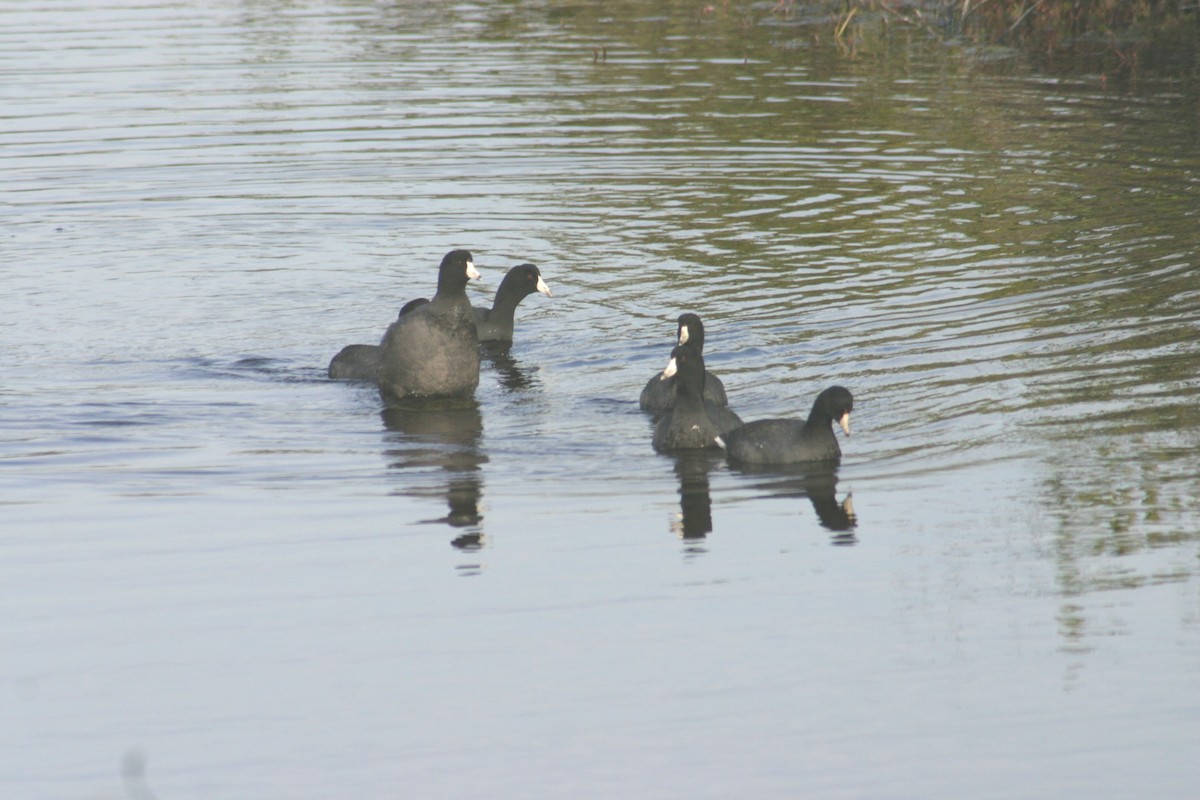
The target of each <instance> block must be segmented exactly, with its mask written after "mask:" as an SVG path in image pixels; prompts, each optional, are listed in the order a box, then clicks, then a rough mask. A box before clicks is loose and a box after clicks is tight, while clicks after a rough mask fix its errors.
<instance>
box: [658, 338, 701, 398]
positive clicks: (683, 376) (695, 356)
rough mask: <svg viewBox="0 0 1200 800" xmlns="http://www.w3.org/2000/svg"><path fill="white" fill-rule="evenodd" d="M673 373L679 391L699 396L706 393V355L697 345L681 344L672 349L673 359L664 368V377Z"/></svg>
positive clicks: (664, 378) (668, 376)
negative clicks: (702, 353) (701, 352)
mask: <svg viewBox="0 0 1200 800" xmlns="http://www.w3.org/2000/svg"><path fill="white" fill-rule="evenodd" d="M672 375H674V376H675V385H676V386H678V387H679V391H681V392H683V393H685V394H695V395H696V396H697V397H700V396H701V395H702V394H703V393H704V356H702V355H701V354H700V350H699V349H698V348H697V347H696V346H695V345H692V344H681V345H678V346H677V347H676V348H675V349H674V350H672V351H671V360H670V361H669V362H668V363H667V368H666V369H664V370H663V373H662V379H663V380H666V379H667V378H670V377H671V376H672Z"/></svg>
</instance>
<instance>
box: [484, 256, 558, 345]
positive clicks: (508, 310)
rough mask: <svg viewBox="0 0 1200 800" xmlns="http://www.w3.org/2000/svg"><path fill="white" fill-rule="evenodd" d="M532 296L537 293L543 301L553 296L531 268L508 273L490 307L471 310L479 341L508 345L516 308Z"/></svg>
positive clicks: (533, 268) (524, 267) (530, 265)
mask: <svg viewBox="0 0 1200 800" xmlns="http://www.w3.org/2000/svg"><path fill="white" fill-rule="evenodd" d="M534 292H541V293H542V294H544V295H546V297H553V296H554V295H553V294H551V292H550V287H549V286H547V285H546V282H545V281H544V280H542V273H541V272H540V271H539V270H538V268H537V267H535V266H534V265H533V264H520V265H518V266H515V267H513V268H512V269H510V270H509V271H508V273H507V274H506V275H505V276H504V280H502V281H500V287H499V288H498V289H496V299H495V300H494V301H493V302H492V307H491V308H482V307H480V306H475V307H474V308H472V309H471V313H472V314H473V315H474V317H475V328H476V330H477V331H478V332H479V341H481V342H507V343H509V344H511V343H512V340H513V322H514V316H515V314H516V311H517V304H518V303H520V302H521V301H522V300H524V299H525V298H526V297H528V296H529V295H531V294H533V293H534Z"/></svg>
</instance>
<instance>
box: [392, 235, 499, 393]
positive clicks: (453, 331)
mask: <svg viewBox="0 0 1200 800" xmlns="http://www.w3.org/2000/svg"><path fill="white" fill-rule="evenodd" d="M473 278H474V279H478V278H479V272H478V271H476V269H475V265H474V263H472V258H471V254H470V252H468V251H466V250H452V251H451V252H449V253H447V254H446V257H445V258H443V259H442V264H441V267H440V268H439V269H438V288H437V293H436V294H435V295H434V296H433V299H432V300H430V301H429V302H428V303H425V304H424V305H420V306H418V307H417V308H414V309H412V310H411V311H409V312H407V313H406V314H404V315H402V316H401V317H400V318H399V319H397V320H396V321H395V322H393V323H392V324H391V326H390V327H389V328H388V329H387V333H385V334H384V335H383V342H382V344H381V347H382V352H381V353H380V365H379V390H380V392H381V393H382V394H383V395H384V397H385V398H388V399H400V398H404V397H408V396H410V395H416V396H422V397H464V396H469V395H471V394H473V393H474V392H475V387H476V386H478V385H479V336H478V334H477V333H476V332H475V320H474V319H473V317H472V313H471V301H470V300H469V299H467V291H466V289H467V281H469V280H471V279H473Z"/></svg>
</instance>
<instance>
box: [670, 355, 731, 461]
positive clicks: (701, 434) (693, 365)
mask: <svg viewBox="0 0 1200 800" xmlns="http://www.w3.org/2000/svg"><path fill="white" fill-rule="evenodd" d="M704 371H705V370H704V356H702V355H701V354H700V351H699V350H698V349H697V348H696V346H695V345H694V344H684V345H679V346H677V347H676V348H675V349H674V350H672V351H671V360H670V362H668V363H667V367H666V369H664V370H663V371H662V375H661V380H664V381H666V380H668V379H670V378H672V377H674V378H675V386H676V398H675V405H674V406H673V407H672V408H670V409H669V410H667V411H665V412H664V413H663V414H662V416H661V417H660V418H659V420H658V422H657V424H656V425H655V427H654V439H653V444H654V449H655V450H658V451H660V452H663V451H671V450H692V449H699V448H708V447H720V444H719V437H720V436H722V435H725V434H728V433H730V432H731V431H734V430H736V429H737V428H738V427H740V426H741V424H742V420H741V419H740V418H739V417H738V415H737V414H735V413H733V411H731V410H730V409H728V408H726V407H724V406H718V405H716V404H715V403H709V402H705V400H704V396H703V391H704Z"/></svg>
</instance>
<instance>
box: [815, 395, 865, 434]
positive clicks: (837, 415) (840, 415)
mask: <svg viewBox="0 0 1200 800" xmlns="http://www.w3.org/2000/svg"><path fill="white" fill-rule="evenodd" d="M853 410H854V395H852V394H850V390H849V389H847V388H845V387H843V386H830V387H829V388H828V389H826V390H825V391H823V392H821V393H820V394H819V395H817V399H816V400H814V401H813V407H812V413H811V414H809V415H808V418H809V420H810V421H816V422H819V423H821V424H824V425H828V424H830V423H833V422H836V423H837V424H838V425H841V426H842V431H843V432H845V434H846V435H847V436H849V435H850V412H851V411H853Z"/></svg>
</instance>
